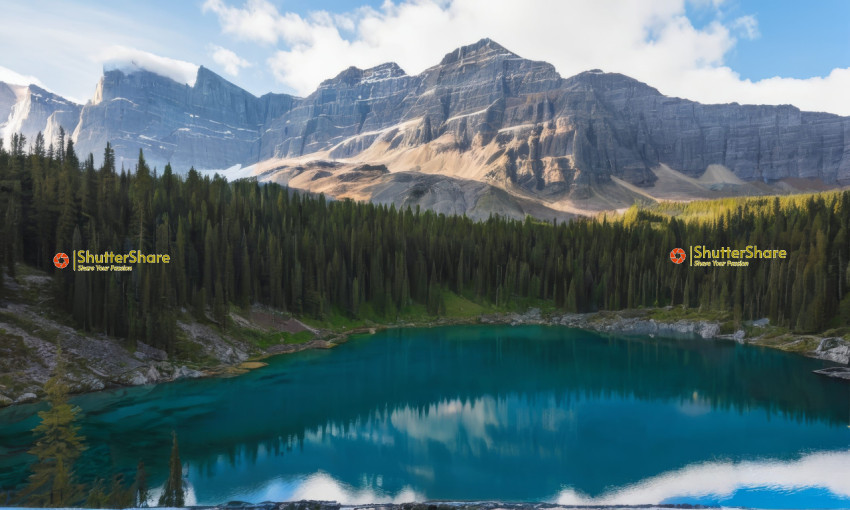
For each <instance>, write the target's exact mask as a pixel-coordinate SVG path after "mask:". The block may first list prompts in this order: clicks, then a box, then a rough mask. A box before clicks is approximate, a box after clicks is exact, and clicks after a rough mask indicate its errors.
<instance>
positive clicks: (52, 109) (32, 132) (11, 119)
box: [0, 82, 81, 147]
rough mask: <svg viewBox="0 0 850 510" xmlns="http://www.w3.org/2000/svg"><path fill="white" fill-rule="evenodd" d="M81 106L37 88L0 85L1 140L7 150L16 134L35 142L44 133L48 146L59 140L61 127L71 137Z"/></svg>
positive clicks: (32, 86)
mask: <svg viewBox="0 0 850 510" xmlns="http://www.w3.org/2000/svg"><path fill="white" fill-rule="evenodd" d="M80 109H81V106H80V105H78V104H76V103H74V102H73V101H69V100H67V99H65V98H63V97H61V96H58V95H56V94H54V93H52V92H49V91H47V90H45V89H43V88H41V87H38V86H36V85H10V84H7V83H2V82H0V119H2V122H0V139H2V140H3V141H4V143H5V144H6V146H7V147H8V143H9V140H10V139H11V137H12V135H13V134H15V133H20V134H23V135H24V136H25V137H26V138H27V140H30V141H33V140H35V137H36V135H38V133H39V132H41V133H42V134H43V135H44V137H45V140H48V141H46V142H45V144H46V145H47V144H49V143H50V142H49V140H56V139H57V138H58V136H59V127H60V126H61V127H62V128H64V129H65V131H66V132H67V133H68V136H70V135H71V132H72V131H73V130H74V127H75V126H76V125H77V121H78V120H79V117H80Z"/></svg>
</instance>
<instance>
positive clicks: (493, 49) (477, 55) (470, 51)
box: [440, 37, 517, 65]
mask: <svg viewBox="0 0 850 510" xmlns="http://www.w3.org/2000/svg"><path fill="white" fill-rule="evenodd" d="M494 57H514V58H515V57H517V55H516V54H515V53H513V52H511V51H508V50H507V49H506V48H505V47H504V46H502V45H501V44H499V43H497V42H496V41H494V40H492V39H489V38H486V37H485V38H484V39H481V40H480V41H478V42H476V43H473V44H469V45H466V46H461V47H460V48H458V49H456V50H454V51H452V52H451V53H448V54H446V56H445V57H443V60H442V62H440V65H448V64H452V63H454V62H458V61H461V60H472V61H482V60H487V59H489V58H494Z"/></svg>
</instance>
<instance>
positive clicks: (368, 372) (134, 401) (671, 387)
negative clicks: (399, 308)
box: [0, 326, 850, 508]
mask: <svg viewBox="0 0 850 510" xmlns="http://www.w3.org/2000/svg"><path fill="white" fill-rule="evenodd" d="M823 366H826V365H825V364H824V362H820V361H816V360H811V359H806V358H803V357H800V356H795V355H790V354H786V353H783V352H778V351H774V350H770V349H764V348H757V347H749V346H743V345H738V344H735V343H732V342H717V341H706V340H691V339H687V340H685V339H683V340H663V339H650V338H643V337H631V338H630V337H618V336H603V335H597V334H594V333H588V332H585V331H578V330H571V329H565V328H558V327H543V326H521V327H510V326H453V327H443V328H434V329H402V330H389V331H384V332H381V333H378V334H376V335H372V336H367V337H358V338H355V339H353V340H352V341H350V342H348V343H346V344H344V345H341V346H339V347H337V348H335V349H332V350H327V351H306V352H301V353H298V354H294V355H287V356H279V357H277V358H273V359H271V360H270V363H269V366H268V367H265V368H262V369H259V370H255V371H253V372H251V373H248V374H246V375H243V376H240V377H234V378H226V379H203V380H193V381H181V382H177V383H173V384H163V385H158V386H147V387H138V388H129V389H120V390H114V391H106V392H100V393H95V394H89V395H82V396H79V397H76V398H75V399H74V402H75V403H76V404H78V405H79V406H80V407H81V408H82V409H83V418H82V433H83V434H84V435H85V436H86V438H87V442H88V444H89V445H90V448H89V450H88V451H87V452H86V453H85V455H84V457H83V458H82V459H81V461H80V463H79V465H78V473H79V474H80V476H82V477H83V478H89V477H91V476H93V475H94V474H95V473H100V474H101V475H102V474H103V473H113V472H118V471H120V472H124V473H126V475H127V476H128V477H130V478H132V476H133V473H134V471H135V466H136V463H137V462H138V461H139V460H140V459H141V460H144V462H145V464H146V466H147V468H148V472H149V474H150V478H151V483H152V484H154V485H156V484H161V483H162V482H163V481H164V479H165V476H166V470H167V465H168V455H169V450H170V441H171V437H170V435H171V431H172V430H175V431H176V432H177V434H178V436H179V440H180V451H181V455H182V459H183V461H184V465H185V473H186V477H187V480H188V483H189V486H190V493H189V498H188V501H187V503H193V504H194V503H196V504H217V503H223V502H227V501H231V500H241V501H249V502H261V501H265V500H276V501H281V500H292V499H302V498H309V499H325V500H328V499H330V500H337V501H341V502H345V503H365V502H377V501H409V500H426V499H448V500H479V499H488V500H493V499H499V500H507V501H550V502H560V503H562V504H623V503H629V504H641V503H703V504H722V505H744V506H757V507H764V508H770V507H773V508H782V507H800V506H805V507H847V506H850V428H848V425H850V384H847V383H845V382H841V381H837V380H831V379H828V378H825V377H821V376H818V375H815V374H812V373H811V370H813V369H816V368H820V367H823ZM40 408H41V407H40V406H39V405H29V406H17V407H13V408H8V409H5V410H2V411H0V487H4V488H9V487H12V486H15V485H16V484H19V483H22V482H23V481H24V480H25V477H26V475H27V463H28V462H29V461H30V459H31V457H30V456H28V455H27V454H26V453H25V451H26V449H27V447H28V443H29V442H30V441H31V440H32V435H31V433H30V432H29V430H30V429H31V428H32V427H34V426H35V425H36V423H37V421H38V418H37V417H36V416H35V415H34V413H35V412H36V411H37V410H38V409H40ZM0 504H2V502H0Z"/></svg>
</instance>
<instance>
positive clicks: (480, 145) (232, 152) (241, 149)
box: [0, 39, 850, 219]
mask: <svg viewBox="0 0 850 510" xmlns="http://www.w3.org/2000/svg"><path fill="white" fill-rule="evenodd" d="M0 119H6V120H5V121H4V122H3V123H2V124H0V133H1V134H2V135H3V137H4V138H7V139H8V137H9V136H10V135H11V133H14V132H20V133H23V134H24V135H25V136H27V137H28V139H30V140H31V139H32V138H33V137H34V136H35V134H36V133H37V132H39V131H41V132H43V133H44V134H45V136H46V138H47V139H48V140H55V139H56V136H57V135H58V130H59V127H60V126H61V127H63V128H64V130H65V131H66V132H67V133H69V136H70V137H71V139H73V140H74V142H75V144H76V148H77V152H78V153H80V154H87V153H89V152H91V153H93V154H94V156H95V159H96V161H99V159H100V157H101V155H102V153H103V148H104V146H105V145H106V142H107V141H109V142H111V143H112V145H113V147H114V149H115V151H116V156H117V161H118V162H119V164H121V163H123V164H124V165H125V166H127V168H132V166H133V165H134V163H135V161H136V159H137V158H138V151H139V149H140V148H141V149H143V150H144V153H145V157H146V159H147V160H148V162H149V163H151V164H152V165H155V166H157V167H159V168H162V167H163V166H164V165H165V164H166V163H167V162H170V163H171V164H172V165H173V166H174V168H175V170H176V171H179V172H184V171H186V170H188V169H189V167H190V166H194V167H195V168H198V169H219V170H223V169H229V170H225V171H223V172H222V173H224V174H225V175H227V176H229V177H231V178H235V177H240V176H255V177H257V178H258V179H260V180H263V181H275V182H280V183H283V184H288V185H290V186H292V187H294V188H301V189H305V190H310V191H315V192H323V193H326V194H327V195H329V196H332V197H337V198H344V197H349V198H354V199H361V200H372V201H375V202H379V203H393V204H396V205H397V206H407V205H413V206H415V205H421V206H423V207H427V208H430V209H434V210H436V211H439V212H446V213H465V214H468V215H470V216H473V217H476V218H486V217H487V216H488V215H490V214H493V213H497V214H502V215H507V216H512V217H520V218H521V217H524V216H525V215H527V214H531V215H533V216H537V217H540V218H546V219H552V218H553V217H556V218H567V217H570V216H572V215H574V214H588V213H593V212H596V211H599V210H606V209H616V208H621V207H626V206H628V205H629V204H631V203H634V202H636V201H653V200H662V199H694V198H715V197H720V196H729V195H743V194H747V195H752V194H765V193H777V192H791V191H807V190H817V189H826V188H830V187H838V186H843V185H845V184H847V183H850V117H841V116H837V115H832V114H828V113H813V112H802V111H800V110H799V109H797V108H795V107H793V106H790V105H782V106H751V105H739V104H736V103H732V104H722V105H704V104H700V103H696V102H693V101H689V100H685V99H680V98H673V97H667V96H665V95H663V94H661V93H660V92H659V91H657V90H656V89H654V88H652V87H651V86H649V85H646V84H644V83H641V82H639V81H637V80H634V79H632V78H629V77H627V76H624V75H621V74H616V73H605V72H602V71H600V70H591V71H587V72H584V73H581V74H578V75H576V76H572V77H569V78H563V77H561V76H560V75H559V74H558V72H557V71H556V70H555V68H554V67H553V66H552V65H550V64H548V63H546V62H538V61H532V60H528V59H525V58H521V57H519V56H517V55H516V54H514V53H512V52H510V51H508V50H507V49H505V48H504V47H502V46H500V45H499V44H497V43H496V42H494V41H492V40H490V39H483V40H481V41H478V42H476V43H475V44H471V45H469V46H464V47H461V48H458V49H456V50H454V51H453V52H451V53H449V54H447V55H446V56H445V57H444V58H443V60H442V61H441V62H440V63H439V64H437V65H435V66H433V67H430V68H428V69H426V70H424V71H423V72H421V73H419V74H417V75H415V76H410V75H407V74H406V73H405V72H404V71H403V70H402V69H401V68H400V67H399V66H398V65H396V64H394V63H387V64H382V65H380V66H377V67H373V68H370V69H365V70H364V69H358V68H356V67H350V68H348V69H346V70H344V71H342V72H341V73H340V74H339V75H337V76H336V77H334V78H332V79H329V80H326V81H324V82H323V83H321V85H320V86H319V87H318V88H317V89H316V91H315V92H313V93H312V94H310V95H309V96H307V97H304V98H301V97H295V96H292V95H288V94H266V95H263V96H261V97H256V96H254V95H252V94H250V93H249V92H247V91H245V90H243V89H241V88H239V87H238V86H236V85H234V84H232V83H230V82H228V81H227V80H225V79H224V78H222V77H220V76H218V75H217V74H215V73H213V72H212V71H210V70H209V69H206V68H204V67H200V68H199V69H198V72H197V76H196V79H195V81H194V83H193V84H186V83H179V82H177V81H174V80H173V79H171V78H168V77H165V76H162V75H159V74H156V73H155V72H152V71H148V70H145V69H141V68H131V69H129V70H128V69H123V70H122V69H112V70H108V71H105V72H104V75H103V77H102V78H101V80H100V82H99V83H98V85H97V88H96V91H95V94H94V96H93V97H92V99H91V100H90V101H88V102H87V103H86V104H85V105H78V104H75V103H73V102H72V101H69V100H66V99H63V98H62V97H60V96H58V95H56V94H53V93H51V92H48V91H46V90H44V89H42V88H40V87H37V86H34V85H29V86H15V85H8V84H4V83H0Z"/></svg>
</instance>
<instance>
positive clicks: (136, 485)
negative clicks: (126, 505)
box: [133, 460, 148, 507]
mask: <svg viewBox="0 0 850 510" xmlns="http://www.w3.org/2000/svg"><path fill="white" fill-rule="evenodd" d="M133 495H134V498H133V505H135V506H137V507H146V506H148V473H147V471H146V470H145V463H144V462H142V461H141V460H140V461H139V464H138V465H137V466H136V479H135V481H134V482H133Z"/></svg>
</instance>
